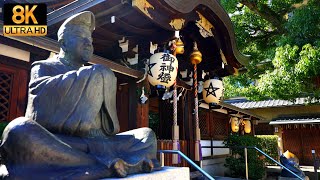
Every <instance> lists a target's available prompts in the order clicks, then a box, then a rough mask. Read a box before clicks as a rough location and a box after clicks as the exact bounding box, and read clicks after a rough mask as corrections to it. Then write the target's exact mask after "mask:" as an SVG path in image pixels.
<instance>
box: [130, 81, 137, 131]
mask: <svg viewBox="0 0 320 180" xmlns="http://www.w3.org/2000/svg"><path fill="white" fill-rule="evenodd" d="M136 91H137V84H136V81H135V80H134V79H131V80H130V81H129V97H128V101H129V112H128V115H129V118H128V126H129V129H136V128H137V102H138V100H137V92H136Z"/></svg>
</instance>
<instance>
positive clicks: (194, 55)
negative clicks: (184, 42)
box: [190, 42, 202, 64]
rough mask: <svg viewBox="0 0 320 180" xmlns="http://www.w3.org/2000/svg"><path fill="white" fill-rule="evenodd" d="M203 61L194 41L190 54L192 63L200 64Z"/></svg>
mask: <svg viewBox="0 0 320 180" xmlns="http://www.w3.org/2000/svg"><path fill="white" fill-rule="evenodd" d="M201 61H202V54H201V52H200V51H199V50H198V47H197V43H196V42H194V46H193V51H192V53H191V54H190V62H191V63H192V64H199V63H201Z"/></svg>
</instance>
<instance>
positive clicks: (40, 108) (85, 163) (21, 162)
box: [0, 59, 158, 179]
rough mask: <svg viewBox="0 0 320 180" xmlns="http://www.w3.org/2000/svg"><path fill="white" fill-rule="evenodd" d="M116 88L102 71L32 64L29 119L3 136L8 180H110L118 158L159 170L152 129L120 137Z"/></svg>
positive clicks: (10, 127)
mask: <svg viewBox="0 0 320 180" xmlns="http://www.w3.org/2000/svg"><path fill="white" fill-rule="evenodd" d="M116 88H117V84H116V77H115V76H114V74H113V72H112V71H111V70H110V69H109V68H106V67H104V66H102V65H92V66H84V67H81V68H79V69H76V68H72V67H71V66H68V65H66V64H63V63H62V62H61V61H60V60H58V59H53V60H52V59H49V60H44V61H38V62H35V63H33V64H32V69H31V78H30V83H29V96H28V106H27V111H26V115H25V116H26V117H24V118H18V119H16V120H13V121H12V122H11V123H9V125H8V126H7V127H6V129H5V130H4V133H3V136H2V144H1V149H0V150H1V155H2V158H3V161H4V164H5V165H6V166H7V169H8V171H9V175H10V176H9V177H12V178H19V177H28V176H29V175H30V177H33V178H35V177H39V178H41V177H52V178H58V179H60V178H73V179H77V178H80V177H81V178H84V177H85V178H89V179H91V178H93V179H95V178H102V177H109V176H112V175H114V174H113V172H112V171H110V170H109V169H108V168H110V166H111V164H112V162H114V161H115V160H116V159H117V158H121V159H123V160H124V161H125V162H127V163H129V164H131V165H134V164H137V163H138V162H141V161H142V160H143V159H149V160H152V161H153V162H154V163H155V165H158V164H157V161H156V148H157V147H156V137H155V135H154V133H153V132H152V131H151V130H150V129H149V128H140V129H136V130H132V131H127V132H124V133H119V134H117V133H118V132H119V122H118V117H117V111H116ZM123 113H125V112H123ZM31 171H32V172H31ZM35 172H37V173H35ZM30 173H31V174H30ZM129 173H130V172H129ZM48 175H49V176H48Z"/></svg>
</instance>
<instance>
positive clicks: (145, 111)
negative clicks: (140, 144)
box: [137, 79, 150, 128]
mask: <svg viewBox="0 0 320 180" xmlns="http://www.w3.org/2000/svg"><path fill="white" fill-rule="evenodd" d="M142 88H144V93H145V96H147V97H148V98H149V95H148V92H149V91H150V85H149V82H148V80H147V79H145V80H144V81H143V82H141V83H140V84H138V91H139V93H138V94H139V97H137V98H138V99H139V98H140V95H141V91H142ZM140 127H149V100H147V101H146V102H145V104H142V103H141V102H138V105H137V128H140Z"/></svg>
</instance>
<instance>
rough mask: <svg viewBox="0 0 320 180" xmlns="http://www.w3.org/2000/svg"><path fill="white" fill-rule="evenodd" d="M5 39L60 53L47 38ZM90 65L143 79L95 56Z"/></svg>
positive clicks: (107, 60) (140, 75) (53, 41)
mask: <svg viewBox="0 0 320 180" xmlns="http://www.w3.org/2000/svg"><path fill="white" fill-rule="evenodd" d="M1 24H3V22H2V21H1V20H0V25H1ZM0 35H1V36H3V29H2V26H0ZM7 38H10V39H14V40H17V41H20V42H23V43H25V44H29V45H31V46H35V47H38V48H41V49H45V50H47V51H50V52H54V53H59V51H60V47H59V43H58V42H57V41H55V40H53V39H50V38H47V37H24V36H9V37H7ZM90 63H93V64H103V65H105V66H108V67H109V68H110V69H111V70H112V71H114V72H117V73H120V74H123V75H126V76H130V77H133V78H141V77H143V72H141V71H137V70H134V69H131V68H128V67H125V66H122V65H120V64H117V63H115V62H113V61H111V60H109V59H106V58H103V57H100V56H97V55H93V57H92V59H91V61H90Z"/></svg>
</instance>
